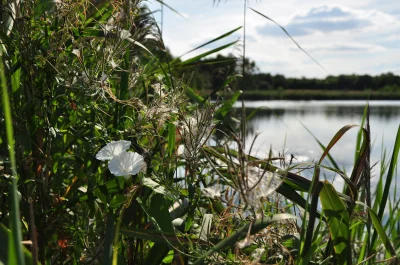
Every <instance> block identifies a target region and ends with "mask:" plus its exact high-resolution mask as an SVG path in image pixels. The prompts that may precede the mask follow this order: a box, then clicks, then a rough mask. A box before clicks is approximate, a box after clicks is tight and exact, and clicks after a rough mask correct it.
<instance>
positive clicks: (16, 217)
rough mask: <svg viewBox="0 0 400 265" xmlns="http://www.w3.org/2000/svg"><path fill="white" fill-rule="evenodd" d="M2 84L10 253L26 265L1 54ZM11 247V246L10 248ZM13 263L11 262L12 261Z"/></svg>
mask: <svg viewBox="0 0 400 265" xmlns="http://www.w3.org/2000/svg"><path fill="white" fill-rule="evenodd" d="M0 86H1V90H2V101H3V104H2V105H3V110H4V121H5V127H6V128H5V129H6V136H7V142H8V153H9V157H10V162H11V172H12V177H11V179H12V189H11V209H10V227H11V232H12V237H10V239H11V240H10V241H11V242H12V243H13V251H11V252H10V253H9V258H10V257H14V258H16V260H17V261H18V264H19V265H25V259H24V256H23V250H22V244H21V241H22V232H21V222H20V220H21V218H20V209H19V198H18V174H17V164H16V158H15V149H14V144H15V141H14V130H13V121H12V117H11V106H10V98H9V96H8V88H7V83H6V76H5V71H4V65H3V57H2V56H1V55H0ZM10 249H11V248H10ZM10 264H11V263H10Z"/></svg>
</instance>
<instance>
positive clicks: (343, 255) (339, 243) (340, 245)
mask: <svg viewBox="0 0 400 265" xmlns="http://www.w3.org/2000/svg"><path fill="white" fill-rule="evenodd" d="M320 199H321V205H322V209H323V211H324V216H325V217H326V219H327V222H328V227H329V233H330V235H331V238H332V240H333V247H334V249H335V255H336V258H337V262H338V264H351V250H350V249H349V247H348V246H349V245H350V231H349V214H348V212H347V209H346V207H345V205H344V204H343V202H342V200H341V199H340V197H339V195H338V193H337V192H336V190H335V189H334V187H333V186H332V184H330V183H329V182H327V181H325V182H324V186H323V188H322V190H321V192H320Z"/></svg>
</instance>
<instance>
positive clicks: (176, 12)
mask: <svg viewBox="0 0 400 265" xmlns="http://www.w3.org/2000/svg"><path fill="white" fill-rule="evenodd" d="M156 1H157V2H159V3H160V4H162V5H163V6H166V7H168V9H170V10H171V11H172V12H174V13H175V14H177V15H178V16H180V17H182V18H184V19H186V18H185V17H184V16H183V15H182V14H181V13H179V12H178V11H176V10H175V9H173V8H172V7H171V6H169V5H167V4H166V3H165V2H164V1H162V0H156Z"/></svg>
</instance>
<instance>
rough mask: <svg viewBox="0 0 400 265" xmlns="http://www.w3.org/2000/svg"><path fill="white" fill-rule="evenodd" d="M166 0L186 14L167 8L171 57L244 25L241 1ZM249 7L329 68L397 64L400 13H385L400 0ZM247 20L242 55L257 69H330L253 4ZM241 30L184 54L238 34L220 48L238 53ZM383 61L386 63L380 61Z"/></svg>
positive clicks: (399, 6)
mask: <svg viewBox="0 0 400 265" xmlns="http://www.w3.org/2000/svg"><path fill="white" fill-rule="evenodd" d="M167 3H168V4H169V5H170V6H172V7H173V8H175V9H176V10H178V11H179V12H183V13H185V14H187V15H188V16H189V18H188V19H186V20H184V19H182V18H180V19H178V18H176V16H175V14H174V13H173V12H172V11H168V10H166V9H164V11H165V13H164V39H165V42H166V45H167V47H168V48H169V49H170V50H171V52H172V54H173V55H175V56H178V55H182V54H184V53H185V52H187V51H189V50H191V49H193V48H195V47H197V46H199V45H200V44H203V43H205V42H207V41H209V40H211V39H213V38H216V37H217V36H220V35H222V34H224V33H226V32H228V31H230V30H232V29H234V28H236V27H238V26H241V25H242V24H243V0H228V1H226V2H225V1H222V2H221V3H220V4H219V5H218V6H214V7H213V1H212V0H170V1H167ZM250 6H251V7H252V8H254V9H256V10H257V11H259V12H261V13H263V14H265V15H267V16H269V17H270V18H272V19H274V20H275V21H276V22H278V23H279V24H281V25H282V26H284V27H285V28H286V29H287V30H288V31H289V33H290V34H292V36H293V37H294V38H295V39H296V41H297V42H298V43H299V44H300V45H301V46H302V47H303V48H304V49H306V50H307V51H308V52H309V53H310V54H311V55H312V56H313V57H314V58H315V59H316V60H317V61H318V62H320V63H321V64H322V65H323V66H324V67H325V68H326V69H327V70H328V71H329V74H336V73H349V74H350V73H359V74H365V73H367V74H380V73H381V72H382V71H387V70H388V69H389V70H390V69H399V68H400V63H399V62H398V61H397V60H396V58H400V57H398V56H396V55H398V54H399V53H400V46H399V45H398V40H399V38H400V37H399V34H398V32H400V18H399V17H400V16H399V15H396V13H395V12H390V10H400V2H398V1H395V2H392V5H391V9H390V8H388V5H383V7H382V6H381V5H379V3H378V2H376V0H354V1H347V0H333V1H329V2H328V1H321V0H318V1H317V0H302V1H300V0H288V1H272V2H271V1H262V2H261V1H250ZM246 22H247V24H246V40H247V41H246V56H248V57H249V58H250V59H251V60H254V61H256V63H257V65H258V67H259V68H260V70H261V71H262V72H271V73H281V74H284V75H287V76H297V77H300V76H308V77H324V76H326V75H327V73H326V72H324V71H323V70H322V69H321V68H320V67H319V66H318V65H316V64H315V63H314V62H313V61H312V60H311V59H310V58H308V57H307V55H305V54H304V53H303V52H302V51H300V50H299V49H298V48H297V47H296V45H295V44H294V43H293V42H292V41H291V40H290V39H289V38H288V37H287V36H286V35H285V33H283V31H282V30H281V29H280V28H279V27H278V26H276V25H274V24H273V23H272V22H270V21H268V20H267V19H265V18H263V17H261V16H259V15H258V14H256V13H254V12H253V11H251V10H250V9H248V10H247V20H246ZM242 34H243V32H242V31H238V32H237V33H235V35H233V36H231V37H230V38H229V39H226V40H222V41H220V42H218V43H215V44H213V45H211V46H210V47H207V46H206V47H204V48H202V49H199V50H198V51H196V52H194V53H193V54H190V55H188V56H195V55H197V54H199V53H201V52H204V51H206V50H210V49H212V48H215V47H217V45H223V44H226V43H228V42H229V41H233V40H236V39H237V38H240V41H239V42H238V45H236V47H232V48H229V49H227V50H226V51H224V52H223V53H224V54H228V53H234V54H236V55H238V54H240V51H239V52H238V49H241V47H242V46H241V44H242ZM188 56H187V57H188ZM187 57H186V58H187ZM382 62H385V65H386V67H382Z"/></svg>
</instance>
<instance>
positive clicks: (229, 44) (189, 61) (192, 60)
mask: <svg viewBox="0 0 400 265" xmlns="http://www.w3.org/2000/svg"><path fill="white" fill-rule="evenodd" d="M236 42H237V41H233V42H230V43H228V44H225V45H222V46H220V47H218V48H215V49H213V50H211V51H208V52H205V53H202V54H200V55H197V56H195V57H193V58H190V59H188V60H186V61H183V62H181V63H179V64H178V65H179V66H186V65H188V64H192V63H194V62H197V61H199V60H200V59H201V58H203V57H206V56H208V55H210V54H213V53H217V52H219V51H221V50H223V49H226V48H228V47H230V46H232V45H233V44H235V43H236ZM171 64H173V62H171Z"/></svg>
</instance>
